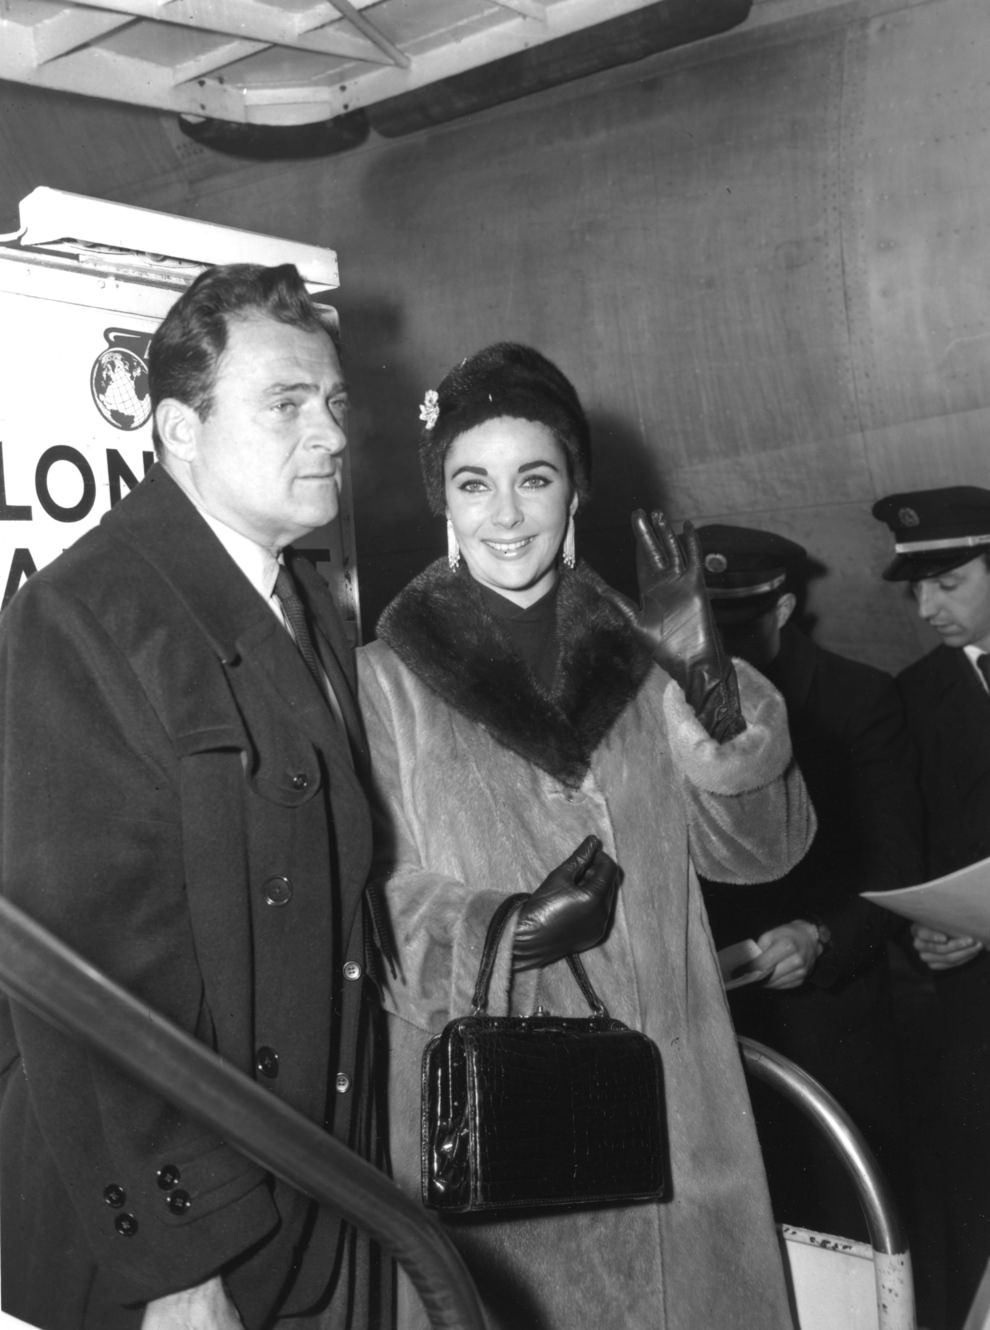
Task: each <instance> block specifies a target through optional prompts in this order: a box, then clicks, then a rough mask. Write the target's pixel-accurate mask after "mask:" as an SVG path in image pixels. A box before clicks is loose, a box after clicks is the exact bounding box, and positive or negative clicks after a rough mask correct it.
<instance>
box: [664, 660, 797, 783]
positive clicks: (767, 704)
mask: <svg viewBox="0 0 990 1330" xmlns="http://www.w3.org/2000/svg"><path fill="white" fill-rule="evenodd" d="M733 663H734V664H735V667H736V674H737V676H738V679H739V697H740V700H741V702H742V709H743V715H744V716H745V718H746V728H745V730H743V732H742V734H740V735H738V736H737V737H736V738H735V739H730V740H729V741H728V742H727V743H724V744H720V743H717V742H716V741H715V740H714V739H713V738H712V737H711V736H710V735H709V733H708V731H707V730H706V729H705V728H704V726H702V724H701V723H700V721H699V720H698V718H697V716H695V714H694V711H693V710H692V709H691V707H690V706H689V705H688V703H687V701H686V699H685V697H684V693H683V691H682V689H681V687H680V685H679V684H677V683H675V682H674V680H673V679H672V680H671V681H670V683H669V684H668V686H667V689H666V691H665V692H664V695H663V710H664V717H665V719H666V722H667V734H668V738H669V740H670V750H671V753H672V755H673V758H674V762H675V764H676V766H677V768H678V770H679V771H680V772H681V774H682V775H683V776H684V778H685V779H686V780H688V781H690V783H691V784H692V785H694V786H696V787H697V788H698V789H700V790H705V791H707V792H708V793H711V794H723V795H732V794H743V793H745V792H746V791H748V790H757V789H761V788H762V787H763V786H764V785H768V784H769V783H770V782H771V781H774V780H776V779H777V778H778V777H779V776H781V775H782V774H783V772H784V771H785V770H786V769H787V766H788V764H789V763H790V760H791V739H790V734H789V733H788V729H787V708H786V706H785V704H784V699H783V698H782V697H781V695H780V694H779V693H778V692H777V690H776V688H774V686H773V684H771V683H770V682H769V680H767V679H765V678H764V677H763V675H762V674H760V673H759V672H758V671H757V670H754V669H753V667H752V666H751V665H747V664H746V662H745V661H742V660H736V661H734V662H733Z"/></svg>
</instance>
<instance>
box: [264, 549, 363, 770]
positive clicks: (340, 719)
mask: <svg viewBox="0 0 990 1330" xmlns="http://www.w3.org/2000/svg"><path fill="white" fill-rule="evenodd" d="M275 594H276V596H278V598H279V602H280V603H281V606H282V610H283V611H284V613H285V617H286V619H287V620H288V621H289V627H290V628H291V629H292V636H293V637H294V638H295V639H296V646H297V647H298V648H299V654H300V656H302V658H303V660H304V661H305V662H306V665H307V667H308V668H309V672H310V674H311V675H312V676H313V678H314V679H315V680H316V684H317V687H318V688H319V690H320V692H321V694H322V695H323V698H324V700H325V701H326V702H327V703H329V706H330V710H331V712H332V713H333V715H334V717H335V719H336V721H337V724H338V725H339V726H340V728H341V731H342V733H343V734H344V735H346V734H347V726H346V724H345V723H344V713H343V712H342V711H341V709H340V701H339V699H338V697H337V694H336V693H335V692H334V688H333V684H332V683H331V682H330V679H329V678H328V677H327V674H326V671H325V670H324V669H323V667H322V665H321V664H320V662H319V658H318V657H317V654H316V648H315V647H314V646H313V638H312V636H311V634H310V631H309V622H308V621H307V619H306V607H305V606H304V605H303V603H302V601H301V600H300V599H299V593H298V591H297V590H296V579H295V578H294V577H293V576H292V573H291V572H290V571H289V569H288V568H286V566H285V565H284V564H280V565H279V570H278V576H277V577H276V578H275ZM343 748H344V751H345V753H346V754H347V756H348V758H350V756H351V748H350V741H349V740H348V742H347V743H345V744H344V745H343Z"/></svg>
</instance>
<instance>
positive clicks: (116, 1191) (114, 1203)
mask: <svg viewBox="0 0 990 1330" xmlns="http://www.w3.org/2000/svg"><path fill="white" fill-rule="evenodd" d="M103 1199H104V1200H105V1201H106V1203H107V1205H109V1206H110V1208H111V1210H119V1209H120V1207H121V1206H122V1205H123V1204H124V1202H125V1201H126V1200H127V1192H126V1191H124V1189H123V1187H122V1186H121V1185H120V1184H119V1183H117V1182H111V1183H110V1184H109V1185H108V1186H106V1187H104V1188H103Z"/></svg>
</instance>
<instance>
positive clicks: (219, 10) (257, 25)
mask: <svg viewBox="0 0 990 1330" xmlns="http://www.w3.org/2000/svg"><path fill="white" fill-rule="evenodd" d="M90 3H91V4H92V6H93V8H95V9H111V10H115V11H116V12H118V13H124V14H131V15H133V16H134V17H136V18H143V19H151V20H154V21H157V22H159V23H170V24H173V25H175V26H177V27H183V28H192V29H193V30H196V31H202V32H211V33H214V32H215V33H221V34H224V35H229V36H235V37H241V36H243V35H244V34H245V33H248V34H250V36H251V37H254V38H257V39H258V40H260V41H262V42H265V43H270V44H271V45H273V46H285V47H288V48H289V49H290V50H299V51H317V52H319V53H320V54H322V55H333V56H340V57H342V58H343V59H346V60H362V61H368V62H369V63H372V64H394V63H397V62H396V61H395V60H394V59H393V57H392V56H391V55H389V54H387V53H383V51H382V49H381V47H380V45H378V44H377V43H374V42H371V41H369V40H368V38H367V37H366V36H359V35H358V34H357V33H354V32H350V31H348V29H347V26H346V24H345V22H344V21H343V20H342V19H340V18H339V17H338V16H337V15H336V13H335V12H334V10H333V9H332V8H331V6H330V5H321V6H319V7H318V9H317V10H316V11H315V12H314V11H304V12H302V13H299V12H293V11H289V10H285V9H278V8H276V6H274V5H269V4H263V3H258V0H90ZM319 11H323V13H322V15H320V13H319ZM365 22H367V20H365ZM399 54H400V55H401V52H400V53H399ZM403 59H405V57H403ZM406 63H408V61H406Z"/></svg>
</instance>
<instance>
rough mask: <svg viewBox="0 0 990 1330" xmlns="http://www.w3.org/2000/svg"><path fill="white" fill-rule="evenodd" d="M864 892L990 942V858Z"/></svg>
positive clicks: (912, 915)
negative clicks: (928, 877) (905, 884)
mask: <svg viewBox="0 0 990 1330" xmlns="http://www.w3.org/2000/svg"><path fill="white" fill-rule="evenodd" d="M860 894H861V895H862V897H863V899H864V900H868V901H872V902H873V904H874V905H882V906H883V907H884V909H886V910H893V911H894V913H895V914H900V915H903V916H904V917H905V918H906V919H913V920H914V921H915V922H916V923H919V924H927V925H928V926H929V927H930V928H937V929H940V930H941V931H942V932H943V933H952V934H955V935H956V936H959V937H972V938H976V939H977V940H978V941H980V942H984V943H987V944H990V859H981V860H980V861H979V862H978V863H975V864H970V865H969V866H968V867H967V868H960V869H959V870H958V871H957V872H955V873H949V874H947V876H945V877H937V878H933V879H932V881H931V882H921V883H919V885H918V886H916V887H900V888H898V889H897V890H896V891H864V892H861V893H860Z"/></svg>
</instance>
